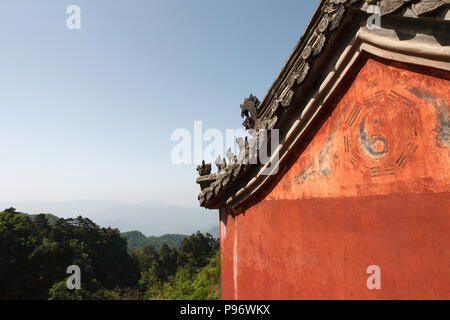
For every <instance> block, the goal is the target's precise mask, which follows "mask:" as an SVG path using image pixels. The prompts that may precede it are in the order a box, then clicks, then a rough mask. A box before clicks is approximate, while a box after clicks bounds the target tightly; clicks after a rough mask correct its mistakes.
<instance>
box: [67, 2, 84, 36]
mask: <svg viewBox="0 0 450 320" xmlns="http://www.w3.org/2000/svg"><path fill="white" fill-rule="evenodd" d="M66 13H67V14H70V16H69V17H68V18H67V21H66V26H67V29H69V30H80V29H81V9H80V7H79V6H76V5H71V6H69V7H67V10H66Z"/></svg>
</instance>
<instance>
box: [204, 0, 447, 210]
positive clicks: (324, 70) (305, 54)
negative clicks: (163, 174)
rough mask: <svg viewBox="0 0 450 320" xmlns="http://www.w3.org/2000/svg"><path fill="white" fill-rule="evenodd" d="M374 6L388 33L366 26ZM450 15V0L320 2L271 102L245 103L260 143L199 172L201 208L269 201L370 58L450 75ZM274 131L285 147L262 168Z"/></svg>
mask: <svg viewBox="0 0 450 320" xmlns="http://www.w3.org/2000/svg"><path fill="white" fill-rule="evenodd" d="M373 4H377V5H378V8H379V9H380V13H381V16H382V19H381V28H369V27H368V26H367V20H368V18H369V16H370V15H371V14H372V13H373V12H374V11H371V10H373V7H370V8H369V6H371V5H373ZM449 9H450V0H421V1H419V0H417V1H414V0H381V1H362V0H322V1H320V3H319V5H318V7H317V9H316V11H315V13H314V15H313V17H312V18H311V21H310V22H309V24H308V26H307V28H306V30H305V32H304V34H303V35H302V36H301V38H300V40H299V41H298V43H297V45H296V46H295V48H294V50H293V52H292V54H291V56H290V57H289V58H288V60H287V62H286V63H285V65H284V66H283V68H282V69H281V72H280V73H279V75H278V77H277V78H276V80H275V81H274V83H273V84H272V86H271V87H270V89H269V90H268V92H267V94H266V96H265V97H264V99H263V100H262V101H259V100H258V99H257V98H256V97H254V96H253V95H250V97H249V98H246V99H245V100H244V103H243V104H242V105H241V115H242V117H243V118H244V119H245V120H244V123H243V125H244V127H245V128H246V129H247V130H253V132H255V134H254V135H253V139H250V140H247V139H245V140H244V139H242V138H239V139H238V140H237V144H238V146H239V150H240V152H239V154H238V155H234V154H232V153H231V151H228V153H227V158H228V162H229V163H228V165H227V163H226V160H225V161H224V160H221V159H218V161H216V165H217V167H218V172H216V173H213V174H211V165H210V164H205V163H203V164H202V165H201V166H199V168H198V172H199V175H200V177H199V178H198V179H197V183H199V184H200V186H201V189H202V190H201V192H200V194H199V201H200V205H201V206H202V207H205V208H209V209H218V208H228V209H229V210H231V211H234V212H239V211H242V210H245V209H246V208H248V207H249V206H250V205H252V204H253V203H256V202H258V201H259V200H260V199H262V198H263V197H264V190H267V189H270V187H271V186H273V185H274V183H276V182H277V181H279V178H280V176H282V174H283V172H285V171H286V170H287V169H288V168H289V167H290V165H291V164H292V161H293V158H294V157H295V154H297V153H298V152H297V151H298V150H300V149H301V146H302V144H304V143H307V141H308V139H309V138H310V137H311V135H314V132H313V130H312V128H314V125H315V124H317V123H319V122H320V120H321V119H322V118H323V117H324V116H326V113H327V110H329V109H330V107H328V108H327V106H332V105H333V104H334V105H335V103H336V101H337V99H338V98H339V97H338V94H337V93H338V92H339V88H340V87H342V86H343V85H345V82H346V80H348V79H351V76H352V74H353V72H354V71H353V70H354V69H355V68H356V69H357V68H358V66H360V65H361V63H363V61H365V59H367V58H368V57H369V56H372V57H377V58H380V59H388V60H391V61H392V60H393V61H398V62H401V63H408V64H413V65H416V66H420V67H429V68H433V70H436V72H439V71H440V70H441V71H444V72H448V71H450V21H449V20H450V11H449ZM368 12H370V14H369V13H368ZM273 129H278V130H279V144H278V147H277V148H276V149H275V150H272V154H271V155H270V156H271V161H269V162H266V163H260V162H259V161H258V159H257V156H253V154H254V152H255V150H256V151H257V150H258V148H259V147H261V144H260V143H259V142H257V141H259V139H258V138H259V133H258V132H259V131H260V130H273ZM269 140H270V138H269ZM296 152H297V153H296ZM252 157H253V158H255V159H253V158H252ZM252 160H255V161H252ZM274 161H276V164H275V162H274ZM271 170H272V171H271ZM268 171H269V173H268ZM271 172H272V173H275V172H276V173H277V174H270V173H271Z"/></svg>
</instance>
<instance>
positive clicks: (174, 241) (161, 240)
mask: <svg viewBox="0 0 450 320" xmlns="http://www.w3.org/2000/svg"><path fill="white" fill-rule="evenodd" d="M121 235H122V237H124V238H125V239H127V242H128V250H130V251H132V250H134V249H144V248H145V247H148V246H152V247H153V248H155V249H156V250H159V249H161V246H162V245H163V244H167V245H168V246H169V247H172V248H179V247H180V246H181V244H182V243H183V240H184V239H186V238H187V237H189V236H188V235H185V234H165V235H162V236H159V237H156V236H150V237H146V236H145V235H144V234H142V233H141V232H139V231H129V232H124V233H122V234H121Z"/></svg>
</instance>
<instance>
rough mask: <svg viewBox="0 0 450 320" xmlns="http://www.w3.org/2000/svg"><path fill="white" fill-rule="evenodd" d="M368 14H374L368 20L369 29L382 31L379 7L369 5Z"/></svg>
mask: <svg viewBox="0 0 450 320" xmlns="http://www.w3.org/2000/svg"><path fill="white" fill-rule="evenodd" d="M366 12H367V13H368V14H372V15H371V16H370V17H369V18H368V19H367V28H369V29H370V30H374V29H381V9H380V7H379V6H377V5H373V4H372V5H369V6H368V7H367V10H366Z"/></svg>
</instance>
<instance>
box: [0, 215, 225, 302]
mask: <svg viewBox="0 0 450 320" xmlns="http://www.w3.org/2000/svg"><path fill="white" fill-rule="evenodd" d="M70 265H78V266H79V267H80V268H81V282H82V289H81V290H75V291H70V290H68V289H67V285H66V279H67V277H68V276H69V275H68V274H66V269H67V267H68V266H70ZM219 280H220V256H219V251H218V241H217V240H215V239H214V238H213V237H212V236H210V235H206V236H205V235H203V234H202V233H200V232H198V233H196V234H193V235H191V236H189V237H187V238H185V239H184V240H183V242H182V243H181V245H180V246H179V248H171V247H170V246H168V245H167V244H162V245H161V247H160V248H159V250H157V249H156V248H154V247H153V246H151V245H150V246H146V247H145V248H144V249H134V250H133V251H132V252H129V251H128V250H127V240H126V239H125V238H123V237H122V236H121V235H120V231H119V230H117V229H111V228H101V227H99V226H98V225H96V224H95V223H94V222H92V221H91V220H89V219H87V218H83V217H78V218H76V219H62V218H61V219H58V220H56V221H55V222H54V223H50V222H49V219H48V216H46V215H36V216H35V217H32V218H30V217H29V216H27V215H26V214H23V213H20V212H17V211H16V210H15V209H14V208H10V209H6V210H4V211H2V212H0V288H1V290H0V299H218V298H220V281H219Z"/></svg>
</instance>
